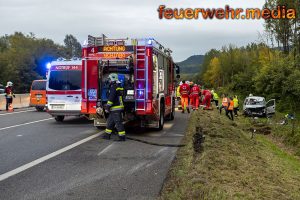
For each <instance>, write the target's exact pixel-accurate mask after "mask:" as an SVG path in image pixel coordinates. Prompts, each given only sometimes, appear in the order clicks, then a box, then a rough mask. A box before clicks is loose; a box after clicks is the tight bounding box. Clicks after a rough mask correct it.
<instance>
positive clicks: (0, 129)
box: [0, 117, 53, 131]
mask: <svg viewBox="0 0 300 200" xmlns="http://www.w3.org/2000/svg"><path fill="white" fill-rule="evenodd" d="M50 119H53V118H52V117H51V118H47V119H41V120H37V121H33V122H28V123H24V124H18V125H13V126H8V127H4V128H0V131H2V130H6V129H10V128H15V127H19V126H25V125H28V124H35V123H38V122H43V121H47V120H50Z"/></svg>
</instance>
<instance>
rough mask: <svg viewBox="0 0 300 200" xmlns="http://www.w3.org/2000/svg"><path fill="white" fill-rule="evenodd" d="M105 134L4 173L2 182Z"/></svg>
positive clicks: (93, 136) (0, 176) (1, 176)
mask: <svg viewBox="0 0 300 200" xmlns="http://www.w3.org/2000/svg"><path fill="white" fill-rule="evenodd" d="M103 133H104V131H102V132H100V133H96V134H94V135H92V136H89V137H87V138H85V139H82V140H80V141H78V142H75V143H74V144H71V145H69V146H66V147H64V148H62V149H60V150H57V151H55V152H53V153H50V154H48V155H46V156H43V157H41V158H39V159H36V160H34V161H32V162H30V163H27V164H25V165H22V166H20V167H18V168H16V169H14V170H11V171H9V172H6V173H4V174H1V175H0V181H3V180H5V179H7V178H9V177H11V176H14V175H16V174H19V173H21V172H23V171H25V170H27V169H29V168H31V167H34V166H36V165H38V164H40V163H42V162H45V161H46V160H49V159H51V158H53V157H55V156H58V155H60V154H62V153H64V152H66V151H68V150H70V149H73V148H75V147H77V146H79V145H81V144H83V143H86V142H88V141H90V140H92V139H94V138H96V137H98V136H100V135H101V134H103Z"/></svg>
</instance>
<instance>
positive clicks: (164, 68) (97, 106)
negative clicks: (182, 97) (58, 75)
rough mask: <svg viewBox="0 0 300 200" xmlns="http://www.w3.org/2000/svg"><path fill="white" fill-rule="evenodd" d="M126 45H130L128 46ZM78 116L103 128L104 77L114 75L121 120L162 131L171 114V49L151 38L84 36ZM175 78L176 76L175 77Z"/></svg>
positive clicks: (105, 91) (106, 84) (172, 101)
mask: <svg viewBox="0 0 300 200" xmlns="http://www.w3.org/2000/svg"><path fill="white" fill-rule="evenodd" d="M129 42H130V44H128V43H129ZM82 59H83V60H82V67H83V68H82V104H81V112H82V114H88V115H89V116H90V119H93V120H94V125H95V126H97V127H103V126H105V125H106V118H107V117H108V116H107V114H106V113H105V112H104V109H103V107H104V105H105V104H106V102H107V99H108V95H109V94H108V92H109V82H108V75H109V74H110V73H117V74H118V78H119V80H120V82H121V84H122V86H123V87H124V91H125V92H124V97H123V101H124V104H125V105H124V106H125V110H124V121H127V122H129V121H135V122H139V123H140V126H141V127H146V128H156V129H159V130H161V129H163V126H164V121H165V119H169V120H173V119H174V115H175V81H174V74H175V71H176V72H177V73H179V67H177V66H176V65H175V63H174V62H173V60H172V57H171V50H170V49H167V48H164V47H163V46H162V45H161V44H160V43H158V42H157V41H156V40H154V39H153V38H143V39H132V40H129V39H128V38H126V39H108V38H107V37H106V36H105V35H102V37H92V36H89V37H88V41H87V42H86V44H85V45H84V47H83V55H82ZM177 77H179V75H177Z"/></svg>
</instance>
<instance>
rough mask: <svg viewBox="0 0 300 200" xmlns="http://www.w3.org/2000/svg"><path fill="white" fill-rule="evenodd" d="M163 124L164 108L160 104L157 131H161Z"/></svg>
mask: <svg viewBox="0 0 300 200" xmlns="http://www.w3.org/2000/svg"><path fill="white" fill-rule="evenodd" d="M164 124H165V107H164V104H163V103H162V102H161V103H160V113H159V122H158V129H157V130H158V131H161V130H163V128H164Z"/></svg>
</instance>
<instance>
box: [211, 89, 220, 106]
mask: <svg viewBox="0 0 300 200" xmlns="http://www.w3.org/2000/svg"><path fill="white" fill-rule="evenodd" d="M211 94H212V97H213V101H214V102H215V104H216V107H217V109H219V95H218V94H217V93H216V92H215V91H214V90H212V91H211Z"/></svg>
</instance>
